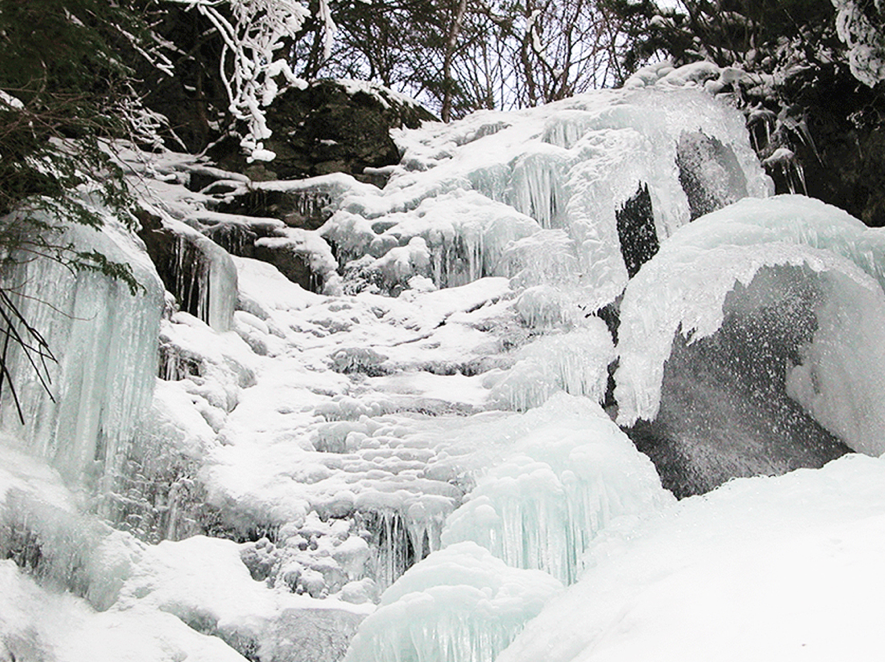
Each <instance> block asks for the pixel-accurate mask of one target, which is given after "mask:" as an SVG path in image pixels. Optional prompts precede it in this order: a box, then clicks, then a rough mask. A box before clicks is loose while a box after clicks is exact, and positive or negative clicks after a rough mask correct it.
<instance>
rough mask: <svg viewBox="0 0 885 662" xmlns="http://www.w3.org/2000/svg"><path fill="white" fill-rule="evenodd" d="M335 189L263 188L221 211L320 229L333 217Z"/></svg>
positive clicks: (255, 188) (235, 199)
mask: <svg viewBox="0 0 885 662" xmlns="http://www.w3.org/2000/svg"><path fill="white" fill-rule="evenodd" d="M336 192H337V191H336V189H335V187H334V186H324V185H322V184H317V185H315V186H311V187H305V188H302V189H290V190H273V189H268V188H262V187H261V186H260V184H259V185H256V186H253V187H250V188H249V190H247V191H246V192H244V193H241V194H239V195H234V196H231V199H230V200H229V201H228V202H226V203H223V204H220V205H219V206H218V211H221V212H225V213H230V214H245V215H246V216H263V217H266V218H278V219H280V220H281V221H284V222H285V223H286V225H288V226H289V227H292V228H302V229H304V230H317V229H319V228H320V227H321V226H322V225H323V223H325V222H326V221H327V220H329V217H330V216H331V215H332V211H333V210H332V208H331V204H332V201H333V199H334V197H335V194H336Z"/></svg>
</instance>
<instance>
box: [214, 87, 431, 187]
mask: <svg viewBox="0 0 885 662" xmlns="http://www.w3.org/2000/svg"><path fill="white" fill-rule="evenodd" d="M266 114H267V124H268V127H269V128H270V129H271V131H273V135H272V136H271V137H270V138H269V139H268V140H266V141H265V147H266V148H267V149H269V150H271V151H272V152H274V153H275V154H276V158H275V159H274V160H273V161H271V162H269V163H266V164H260V165H256V164H252V165H250V164H249V163H247V162H246V158H245V156H244V155H243V154H242V153H241V151H240V149H239V145H238V144H237V142H236V141H235V140H234V139H228V140H225V141H222V142H221V143H220V144H219V145H217V146H216V147H215V148H213V149H212V150H211V151H210V155H211V156H212V157H213V158H214V159H215V160H216V161H217V162H218V163H219V165H221V166H222V167H224V168H227V169H230V170H236V171H239V172H245V173H247V174H249V175H250V176H251V177H252V179H255V180H260V179H264V180H272V179H301V178H305V177H314V176H317V175H325V174H328V173H332V172H346V173H349V174H351V175H353V176H355V177H357V178H361V179H363V180H364V181H373V178H376V175H374V174H372V173H366V172H364V171H365V169H366V168H383V167H385V166H390V165H395V164H396V163H398V162H399V158H400V155H399V151H398V150H397V147H396V145H395V144H394V142H393V140H392V138H391V137H390V130H391V129H396V128H401V127H408V128H417V127H418V126H419V125H420V124H421V122H423V121H427V120H434V119H436V118H434V116H433V115H431V113H430V112H428V111H427V110H425V109H424V108H422V107H421V106H419V105H417V103H415V102H414V101H412V100H411V99H408V98H407V97H405V96H402V95H399V94H396V93H395V92H392V91H391V90H388V89H386V88H384V87H381V86H379V85H374V84H370V83H365V82H357V81H335V80H319V81H315V82H313V83H311V84H310V85H309V86H308V87H307V88H305V89H298V88H291V89H289V90H287V91H285V92H284V93H282V94H280V95H279V96H278V97H277V98H276V99H275V100H274V102H273V103H272V104H271V105H270V106H269V107H268V108H267V113H266Z"/></svg>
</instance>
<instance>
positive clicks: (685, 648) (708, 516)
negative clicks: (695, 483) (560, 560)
mask: <svg viewBox="0 0 885 662" xmlns="http://www.w3.org/2000/svg"><path fill="white" fill-rule="evenodd" d="M883 480H885V464H883V462H882V460H880V459H874V458H869V457H864V456H858V455H851V456H846V457H844V458H842V459H839V460H836V461H834V462H831V463H830V464H828V465H827V466H826V467H824V468H823V469H819V470H811V469H802V470H799V471H795V472H793V473H790V474H787V475H785V476H780V477H777V478H750V479H740V480H735V481H733V482H731V483H729V484H727V485H726V486H724V487H721V488H719V489H717V490H715V491H713V492H711V493H709V494H707V495H705V496H702V497H692V498H690V499H685V500H683V501H681V502H679V504H678V505H676V506H675V507H673V508H671V509H669V510H666V511H663V512H661V513H659V514H657V515H655V516H653V517H651V518H648V519H647V520H646V521H644V522H642V523H640V524H639V525H638V526H630V525H628V524H627V523H625V525H624V526H622V527H620V530H619V529H618V527H615V528H610V529H609V535H608V536H606V537H604V538H603V539H601V540H600V541H598V543H597V544H596V545H595V546H594V547H593V549H592V550H591V552H590V555H589V559H588V562H589V565H590V568H589V569H588V570H587V572H586V573H585V575H584V576H583V578H582V579H581V581H580V582H578V583H577V584H576V585H574V586H573V587H571V588H570V589H568V590H567V591H566V592H565V593H564V594H562V595H561V596H559V597H557V598H554V599H553V600H552V601H551V602H550V603H549V604H548V605H547V607H545V609H544V611H543V612H542V613H541V615H540V616H539V617H538V618H537V619H535V620H534V621H532V622H531V623H530V624H529V625H528V626H527V627H526V629H525V630H524V631H523V633H522V634H521V635H520V636H519V637H518V638H517V639H516V640H515V641H514V642H513V644H512V645H511V646H510V647H509V648H508V649H507V650H506V651H505V652H503V653H502V654H501V655H500V656H499V657H498V658H497V660H498V662H529V661H532V662H533V661H535V660H546V661H548V662H572V661H574V662H577V661H578V660H594V661H596V660H642V659H654V660H664V661H671V660H672V661H676V660H682V661H689V662H692V661H695V660H696V661H698V662H700V661H701V660H711V659H717V660H737V659H778V660H830V659H834V658H839V659H843V658H846V657H847V658H851V659H871V658H874V657H876V656H877V655H878V651H880V650H881V648H882V646H883V645H885V638H883V634H882V632H881V630H880V629H879V628H878V623H879V622H880V621H881V619H882V618H883V616H885V614H883V609H882V607H881V603H880V601H879V599H878V595H879V594H880V592H881V590H882V587H883V585H885V572H883V570H882V567H881V563H879V558H881V555H882V554H883V552H885V517H883V515H882V513H883V512H885V510H883V509H885V493H883V490H882V489H881V486H882V482H883ZM576 624H580V625H579V626H578V625H576ZM847 633H862V635H859V636H847Z"/></svg>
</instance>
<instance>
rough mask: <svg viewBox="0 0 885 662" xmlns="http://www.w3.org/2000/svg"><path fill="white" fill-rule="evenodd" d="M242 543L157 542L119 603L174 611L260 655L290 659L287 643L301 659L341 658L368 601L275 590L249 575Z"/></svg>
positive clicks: (189, 622) (252, 654)
mask: <svg viewBox="0 0 885 662" xmlns="http://www.w3.org/2000/svg"><path fill="white" fill-rule="evenodd" d="M241 549H242V547H241V546H240V545H237V544H236V543H234V542H231V541H229V540H220V539H215V538H206V537H203V536H194V537H191V538H188V539H187V540H183V541H180V542H170V541H164V542H162V543H160V544H158V545H155V546H152V547H150V548H148V549H147V550H146V551H145V553H144V555H143V557H142V559H141V560H140V562H139V563H138V564H137V566H136V567H135V568H134V569H133V573H132V576H131V577H130V578H129V579H128V580H127V582H126V584H125V585H124V587H123V589H122V591H121V596H120V600H119V602H118V603H117V604H116V605H115V609H116V610H119V611H127V610H130V609H133V610H139V611H147V610H148V609H150V610H156V611H158V612H166V613H170V614H173V615H175V616H177V617H178V618H179V619H180V620H181V621H182V622H184V623H186V624H187V625H188V626H190V627H191V628H192V629H193V630H196V631H197V632H201V633H203V634H206V635H211V636H216V637H218V638H220V639H221V640H223V641H225V642H226V643H227V644H228V645H229V646H231V647H232V648H233V649H235V650H237V651H239V652H240V653H241V654H243V655H244V656H246V657H249V658H253V659H254V658H255V657H259V659H262V660H271V659H285V658H280V657H275V656H277V655H279V654H280V653H281V652H282V651H283V650H287V649H292V650H298V652H299V654H300V655H301V656H302V657H299V658H297V659H301V660H308V661H313V660H316V661H317V662H319V660H325V659H330V658H331V657H334V656H335V648H336V647H337V649H338V655H340V654H342V653H343V651H344V648H345V647H346V645H347V642H348V641H349V640H350V638H351V637H352V636H353V631H354V630H355V628H356V625H357V624H358V623H359V622H360V621H361V620H362V619H363V618H364V617H365V615H366V613H367V612H368V610H367V609H366V607H357V606H354V605H352V604H349V603H340V602H336V601H332V600H328V601H323V602H320V601H317V600H313V599H312V598H310V597H308V596H300V595H294V594H293V593H290V592H289V591H285V590H278V591H272V590H268V589H267V588H266V587H265V585H264V584H262V583H261V582H257V581H255V580H254V579H253V578H252V576H250V573H249V570H248V569H247V567H246V565H244V564H243V562H242V561H241V559H240V554H241ZM300 619H303V625H302V627H301V628H298V627H297V625H298V622H299V620H300ZM324 621H325V622H326V627H322V624H323V622H324ZM281 622H285V623H286V624H287V627H280V625H282V623H281ZM289 627H291V630H289ZM299 630H300V633H299V637H300V638H301V640H300V641H299V642H298V644H297V646H295V647H294V648H293V645H292V643H291V641H290V639H291V638H292V636H293V634H294V633H295V632H299ZM311 630H312V631H311ZM330 631H331V632H330ZM274 633H276V634H274ZM330 634H331V637H330ZM329 638H331V639H332V641H329V640H328V639H329ZM290 652H292V651H290ZM290 659H291V658H290Z"/></svg>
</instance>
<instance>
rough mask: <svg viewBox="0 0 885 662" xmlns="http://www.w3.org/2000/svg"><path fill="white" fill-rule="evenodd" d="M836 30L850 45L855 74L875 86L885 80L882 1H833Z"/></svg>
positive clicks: (883, 7) (884, 19)
mask: <svg viewBox="0 0 885 662" xmlns="http://www.w3.org/2000/svg"><path fill="white" fill-rule="evenodd" d="M833 5H834V6H835V7H836V29H837V30H838V31H839V38H840V39H842V41H844V42H845V44H846V45H847V46H848V58H849V62H850V63H851V73H852V74H853V75H854V77H855V78H857V79H858V80H859V81H861V82H862V83H864V84H866V85H868V86H870V87H874V86H875V85H876V84H877V83H878V82H879V81H881V80H883V79H885V31H883V28H885V5H883V4H882V3H881V2H880V0H866V1H863V0H860V1H858V0H833Z"/></svg>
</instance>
